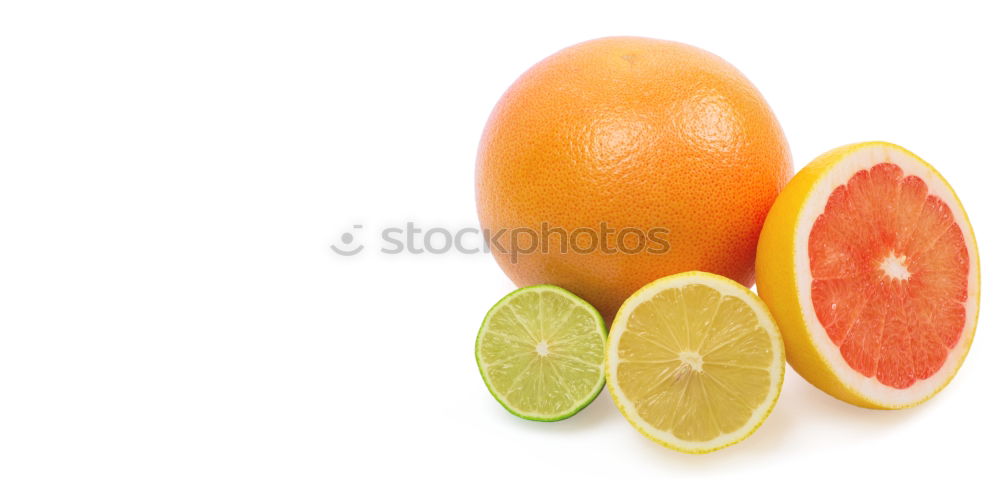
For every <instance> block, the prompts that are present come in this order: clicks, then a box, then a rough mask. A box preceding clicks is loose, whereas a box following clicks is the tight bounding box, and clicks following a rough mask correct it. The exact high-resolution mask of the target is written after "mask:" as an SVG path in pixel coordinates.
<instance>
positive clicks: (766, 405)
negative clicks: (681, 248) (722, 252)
mask: <svg viewBox="0 0 1000 486" xmlns="http://www.w3.org/2000/svg"><path fill="white" fill-rule="evenodd" d="M607 359H608V388H609V390H610V391H611V395H612V397H613V398H614V400H615V403H616V404H617V405H618V408H619V409H620V410H621V412H622V414H623V415H625V417H626V418H627V419H628V420H629V421H630V422H631V423H632V424H633V425H634V426H635V427H636V428H637V429H639V431H640V432H642V433H643V434H645V435H646V436H648V437H649V438H651V439H653V440H654V441H656V442H659V443H661V444H663V445H665V446H667V447H671V448H674V449H678V450H681V451H684V452H693V453H700V452H710V451H712V450H716V449H719V448H722V447H725V446H727V445H730V444H733V443H735V442H738V441H740V440H742V439H743V438H745V437H746V436H748V435H749V434H751V433H752V432H753V431H754V430H755V429H756V428H757V427H758V426H759V425H760V424H761V423H762V422H763V420H764V418H765V417H766V416H767V414H768V413H769V412H770V410H771V408H772V407H773V406H774V403H775V401H776V400H777V397H778V393H779V391H780V389H781V382H782V378H783V376H784V352H783V348H782V345H781V337H780V335H779V333H778V329H777V327H776V326H775V324H774V322H773V321H772V319H771V317H770V315H769V314H768V313H767V309H766V308H765V307H764V305H763V303H762V302H760V301H759V299H757V297H756V296H755V295H753V294H752V293H750V291H748V290H747V289H746V288H745V287H743V286H741V285H739V284H738V283H736V282H733V281H731V280H728V279H726V278H724V277H720V276H717V275H712V274H708V273H702V272H689V273H683V274H678V275H674V276H671V277H666V278H663V279H660V280H657V281H655V282H653V283H651V284H649V285H647V286H646V287H643V288H642V289H640V290H639V291H638V292H636V293H635V294H634V295H633V296H632V297H630V298H629V299H628V300H627V301H626V302H625V304H624V305H623V306H622V309H621V311H619V313H618V316H617V317H616V318H615V322H614V324H613V325H612V327H611V333H610V336H609V341H608V350H607Z"/></svg>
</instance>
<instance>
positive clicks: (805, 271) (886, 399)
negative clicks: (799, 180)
mask: <svg viewBox="0 0 1000 486" xmlns="http://www.w3.org/2000/svg"><path fill="white" fill-rule="evenodd" d="M883 162H890V163H892V164H895V165H897V166H899V167H900V169H902V172H903V177H906V176H910V175H913V176H916V177H919V178H920V179H921V180H923V181H924V183H926V184H927V189H928V194H929V195H934V196H937V197H938V198H940V199H941V200H942V201H943V202H944V203H945V204H947V206H948V208H949V209H951V213H952V218H953V219H954V221H955V222H956V223H957V224H958V226H959V228H961V230H962V236H963V238H964V240H965V242H966V246H967V248H968V251H969V276H968V289H969V290H968V300H967V301H966V309H965V315H966V322H965V326H964V328H963V329H962V334H961V336H960V337H959V340H958V342H957V343H956V344H955V347H954V348H952V349H950V350H949V354H948V358H947V359H946V360H945V362H944V364H943V365H942V366H941V368H940V369H939V370H938V371H937V372H936V373H935V374H933V375H931V376H930V377H928V378H926V379H924V380H917V382H916V383H914V384H913V385H912V386H910V387H909V388H906V389H902V390H901V389H898V388H893V387H890V386H887V385H884V384H882V383H881V382H879V381H878V379H877V378H876V377H874V376H872V377H867V376H865V375H863V374H861V373H860V372H858V371H857V370H855V369H854V368H852V367H851V366H850V365H849V364H848V363H847V361H846V360H845V359H844V357H843V356H842V355H841V353H840V348H839V347H838V346H836V345H835V344H834V343H833V340H832V339H830V336H829V335H828V334H827V333H826V329H825V328H823V325H822V324H821V323H820V321H819V318H818V317H817V315H816V309H815V308H814V306H813V302H812V290H811V288H812V280H813V277H812V271H811V269H810V266H809V252H808V248H809V234H810V232H811V231H812V227H813V224H814V223H815V221H816V218H817V217H819V215H820V214H822V213H823V211H824V210H825V208H826V203H827V200H828V199H829V197H830V195H831V194H832V193H833V191H834V189H836V188H837V187H838V186H840V185H843V184H846V183H847V182H848V180H849V179H850V178H851V177H852V176H853V175H854V174H855V173H857V172H858V171H861V170H866V169H870V168H872V167H873V166H875V165H878V164H880V163H883ZM967 221H968V220H967V218H966V216H965V211H964V210H963V209H962V206H961V203H959V201H958V199H957V198H956V197H955V194H954V193H953V192H952V191H951V189H950V188H949V187H948V186H947V184H946V183H945V182H944V180H943V179H942V178H941V176H939V175H938V174H937V173H936V172H934V170H933V169H931V168H930V166H928V165H927V164H926V163H924V162H922V161H920V160H919V159H917V158H915V157H914V156H913V155H911V154H909V153H908V152H905V151H904V150H901V149H898V148H895V147H893V146H885V145H875V146H865V147H862V148H859V149H858V150H856V151H854V152H852V153H850V154H848V155H846V156H844V158H843V160H841V161H840V162H839V163H837V164H836V165H835V166H834V167H833V168H831V169H830V170H828V171H827V172H826V173H825V174H823V175H822V176H821V178H820V180H819V181H817V182H816V184H815V185H814V186H813V188H812V190H811V192H810V194H809V196H808V197H807V202H806V203H805V205H804V206H803V208H802V211H801V212H800V213H799V217H798V220H797V222H796V227H795V246H794V255H793V259H794V264H795V275H796V276H798V278H796V287H797V288H796V292H797V294H798V299H799V302H800V304H801V308H802V312H803V318H804V321H805V324H806V330H807V332H808V333H809V337H810V339H811V340H812V342H813V344H814V345H815V346H816V347H817V349H818V350H819V352H820V355H821V356H822V357H823V359H824V360H825V361H826V363H827V365H828V366H829V367H830V369H831V370H832V371H833V372H834V374H836V376H837V377H838V378H839V379H840V381H841V382H842V383H844V384H845V385H846V386H847V387H849V388H851V389H853V390H854V391H855V392H856V393H858V394H860V395H862V396H864V397H867V398H868V399H869V400H871V401H873V402H875V403H877V404H879V405H882V406H886V407H889V408H899V407H905V406H909V405H913V404H915V403H919V402H921V401H923V400H926V399H927V398H928V397H930V396H931V395H933V394H934V393H935V392H936V391H937V390H939V389H940V388H941V387H942V386H944V384H945V383H946V382H947V381H948V380H949V379H951V377H952V376H953V375H954V374H955V372H956V371H957V369H958V367H959V366H960V365H961V361H962V359H963V358H964V356H965V352H966V350H967V349H968V347H969V345H970V344H971V340H972V335H973V333H974V332H975V327H976V317H977V314H978V308H979V254H978V253H977V251H976V246H975V245H974V244H973V241H974V240H973V235H972V231H971V229H970V228H969V225H968V222H967ZM890 258H892V259H887V260H888V261H884V262H883V266H882V269H883V271H886V273H887V274H888V275H889V276H893V274H895V275H897V276H907V277H908V276H909V272H908V271H907V270H906V269H905V260H903V259H904V258H905V256H903V255H899V256H896V255H890ZM904 272H905V273H904Z"/></svg>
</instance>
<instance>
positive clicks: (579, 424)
mask: <svg viewBox="0 0 1000 486" xmlns="http://www.w3.org/2000/svg"><path fill="white" fill-rule="evenodd" d="M508 415H509V414H508ZM618 420H621V421H622V423H624V424H625V425H626V426H628V422H626V421H625V419H624V418H622V416H621V414H620V413H619V412H618V408H617V407H615V404H614V402H613V401H612V400H611V395H610V394H609V393H608V389H607V387H605V388H604V389H603V390H601V393H599V394H598V395H597V398H594V401H593V402H590V405H587V406H586V407H585V408H584V409H583V410H580V411H579V412H577V414H576V415H574V416H572V417H569V418H567V419H564V420H560V421H557V422H533V421H530V420H524V419H521V418H517V417H514V416H513V415H510V422H511V423H513V424H515V426H518V427H522V428H526V429H530V430H531V431H533V432H546V433H554V434H560V433H564V434H573V433H592V432H593V431H594V430H595V429H597V428H599V427H604V426H608V425H610V424H614V423H616V422H617V421H618Z"/></svg>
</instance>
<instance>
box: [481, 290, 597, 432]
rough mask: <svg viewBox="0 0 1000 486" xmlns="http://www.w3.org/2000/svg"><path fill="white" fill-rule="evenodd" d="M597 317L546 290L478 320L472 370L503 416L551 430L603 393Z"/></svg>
mask: <svg viewBox="0 0 1000 486" xmlns="http://www.w3.org/2000/svg"><path fill="white" fill-rule="evenodd" d="M606 340H607V330H606V329H605V327H604V320H603V319H602V318H601V315H600V314H599V313H598V312H597V310H595V309H594V307H593V306H591V305H590V304H588V303H587V302H586V301H584V300H583V299H581V298H579V297H577V296H576V295H573V294H572V293H570V292H569V291H567V290H565V289H562V288H559V287H556V286H553V285H535V286H532V287H525V288H523V289H518V290H515V291H514V292H511V293H510V294H508V295H507V296H506V297H504V298H502V299H500V302H497V303H496V305H494V306H493V308H492V309H490V311H489V312H488V313H487V314H486V318H485V319H484V320H483V325H482V327H480V328H479V335H478V336H477V337H476V363H477V364H478V365H479V373H480V374H481V375H482V376H483V381H484V382H486V388H488V389H489V390H490V393H491V394H493V397H495V398H496V399H497V401H498V402H500V404H501V405H503V406H504V408H506V409H507V411H509V412H510V413H512V414H514V415H517V416H518V417H521V418H525V419H528V420H538V421H542V422H553V421H556V420H562V419H565V418H568V417H571V416H573V415H574V414H576V413H577V412H579V411H580V410H582V409H583V408H584V407H586V406H587V405H589V404H590V402H592V401H593V400H594V398H595V397H596V396H597V394H598V393H600V391H601V388H603V387H604V343H605V341H606Z"/></svg>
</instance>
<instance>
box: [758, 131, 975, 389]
mask: <svg viewBox="0 0 1000 486" xmlns="http://www.w3.org/2000/svg"><path fill="white" fill-rule="evenodd" d="M786 192H787V193H786ZM786 192H783V193H782V195H781V196H779V198H778V201H777V202H776V203H775V206H774V207H773V208H772V210H771V213H770V214H769V215H768V220H767V222H766V223H765V226H764V230H763V232H762V235H761V242H760V245H759V246H758V260H757V273H758V276H759V280H758V289H759V290H760V293H761V297H762V298H764V300H765V301H766V302H768V304H769V305H771V306H772V310H773V311H774V312H775V316H776V318H777V321H778V324H779V325H780V327H781V329H782V333H783V334H784V336H785V339H786V341H788V343H789V350H788V356H789V361H790V363H791V364H792V366H794V367H795V368H796V370H798V371H799V373H800V374H802V375H803V377H805V378H806V379H807V380H809V381H811V382H812V383H813V384H815V385H817V386H818V387H820V388H821V389H823V390H825V391H827V392H829V393H831V394H833V395H834V396H837V397H839V398H842V399H844V400H846V401H849V402H851V403H855V404H858V405H862V406H867V407H874V408H900V407H905V406H910V405H914V404H916V403H920V402H921V401H923V400H926V399H927V398H930V396H932V395H933V394H934V393H936V392H937V391H938V390H940V389H941V388H942V387H943V386H944V385H945V384H946V383H947V382H948V381H949V380H950V379H951V377H952V376H953V375H954V373H955V372H956V371H957V370H958V367H959V366H960V364H961V361H962V359H963V358H964V356H965V354H966V352H967V351H968V347H969V345H970V344H971V340H972V333H973V331H974V328H975V320H976V315H977V313H978V307H979V267H978V253H977V251H976V246H975V241H974V239H973V235H972V228H971V225H970V224H969V222H968V219H967V217H966V215H965V211H964V209H963V208H962V206H961V203H960V202H959V200H958V198H957V196H955V194H954V192H953V191H952V190H951V188H950V187H949V186H948V184H947V182H945V181H944V179H943V178H942V177H941V176H940V174H938V173H937V172H936V171H934V169H933V168H932V167H931V166H930V165H928V164H927V163H926V162H924V161H922V160H920V159H919V158H917V157H916V156H915V155H913V154H912V153H910V152H908V151H906V150H905V149H903V148H901V147H898V146H895V145H892V144H888V143H884V142H870V143H864V144H856V145H850V146H846V147H842V148H840V149H837V150H834V151H831V152H829V153H827V154H825V155H823V156H821V157H820V158H818V159H817V160H816V161H814V162H813V163H811V164H809V166H807V167H806V168H805V169H803V170H802V172H800V174H799V175H796V176H795V178H793V179H792V183H790V185H789V188H788V190H787V191H786Z"/></svg>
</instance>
